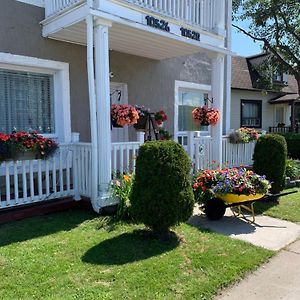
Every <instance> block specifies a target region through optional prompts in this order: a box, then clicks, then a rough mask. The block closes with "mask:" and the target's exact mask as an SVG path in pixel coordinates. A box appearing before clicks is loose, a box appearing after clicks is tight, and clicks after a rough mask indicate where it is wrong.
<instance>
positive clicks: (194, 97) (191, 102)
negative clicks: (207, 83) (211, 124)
mask: <svg viewBox="0 0 300 300" xmlns="http://www.w3.org/2000/svg"><path fill="white" fill-rule="evenodd" d="M207 97H208V93H206V92H203V91H200V90H192V89H180V90H179V101H178V131H199V130H200V129H201V126H200V125H197V124H196V123H195V122H194V120H193V116H192V111H193V110H194V109H195V108H196V107H198V106H203V105H205V104H206V103H205V99H207Z"/></svg>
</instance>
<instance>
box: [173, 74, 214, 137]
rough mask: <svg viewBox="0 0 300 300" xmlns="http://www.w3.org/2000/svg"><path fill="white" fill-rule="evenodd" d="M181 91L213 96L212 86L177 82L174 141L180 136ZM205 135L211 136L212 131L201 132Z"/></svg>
mask: <svg viewBox="0 0 300 300" xmlns="http://www.w3.org/2000/svg"><path fill="white" fill-rule="evenodd" d="M181 89H190V90H198V91H201V92H205V93H208V94H209V95H210V94H211V85H207V84H200V83H194V82H189V81H180V80H175V101H174V139H176V140H177V136H178V133H179V132H178V106H179V92H180V90H181ZM201 133H202V134H203V135H209V134H210V131H209V130H208V131H201Z"/></svg>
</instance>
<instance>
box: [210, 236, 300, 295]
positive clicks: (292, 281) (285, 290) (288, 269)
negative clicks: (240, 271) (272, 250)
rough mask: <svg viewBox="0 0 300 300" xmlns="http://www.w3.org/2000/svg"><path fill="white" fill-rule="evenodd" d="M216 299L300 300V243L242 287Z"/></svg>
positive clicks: (236, 287)
mask: <svg viewBox="0 0 300 300" xmlns="http://www.w3.org/2000/svg"><path fill="white" fill-rule="evenodd" d="M215 299H216V300H240V299H243V300H279V299H284V300H299V299H300V240H298V241H296V242H294V243H293V244H291V245H289V246H288V247H286V248H285V249H284V250H282V251H280V253H279V254H278V255H277V256H275V257H274V258H272V259H271V260H270V262H269V263H267V264H265V265H263V266H262V267H260V268H259V269H258V270H257V271H255V272H254V273H252V274H250V275H248V277H246V279H244V280H243V281H241V282H240V283H239V284H237V285H235V286H233V287H230V288H228V289H225V290H224V291H223V292H222V294H221V295H219V296H217V297H216V298H215Z"/></svg>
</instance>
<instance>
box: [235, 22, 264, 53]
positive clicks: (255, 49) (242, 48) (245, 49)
mask: <svg viewBox="0 0 300 300" xmlns="http://www.w3.org/2000/svg"><path fill="white" fill-rule="evenodd" d="M233 24H236V25H238V26H239V27H241V28H243V29H246V30H247V29H248V27H249V24H250V23H249V21H243V22H241V21H239V22H235V21H233ZM260 45H261V43H258V42H254V41H253V40H252V39H251V38H249V37H247V36H246V35H245V34H243V33H241V32H238V30H237V29H235V28H232V51H233V52H235V53H237V54H238V55H241V56H250V55H254V54H258V53H260V52H261V46H260Z"/></svg>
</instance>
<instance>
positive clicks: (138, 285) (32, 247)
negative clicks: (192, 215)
mask: <svg viewBox="0 0 300 300" xmlns="http://www.w3.org/2000/svg"><path fill="white" fill-rule="evenodd" d="M142 228H143V227H142V226H137V225H129V224H121V223H118V224H109V223H107V219H105V218H103V217H98V216H97V215H95V214H94V213H92V212H89V211H87V210H85V211H84V210H79V209H78V210H76V209H75V210H72V211H67V212H63V213H57V214H52V215H48V216H43V217H37V218H32V219H27V220H23V221H18V222H13V223H9V224H4V225H1V226H0V293H1V296H0V298H1V300H5V299H14V300H16V299H43V300H44V299H210V298H211V297H212V296H213V295H214V294H215V293H217V292H218V291H219V290H220V289H221V288H222V287H224V286H225V285H228V284H229V283H232V282H233V281H235V280H237V279H239V278H241V277H242V276H243V275H244V274H245V273H246V272H247V271H249V270H252V269H255V268H256V267H257V266H258V265H259V264H261V263H262V262H264V261H266V260H267V259H268V258H269V257H270V256H272V255H273V252H271V251H268V250H264V249H262V248H258V247H255V246H252V245H250V244H246V243H244V242H241V241H238V240H235V239H230V238H228V237H225V236H221V235H218V234H215V233H211V232H207V231H202V230H199V229H197V228H194V227H192V226H189V225H186V224H183V225H181V226H179V227H177V228H176V229H175V230H176V233H177V235H178V236H179V237H180V240H179V241H178V239H177V238H175V237H173V238H171V239H169V240H167V241H163V240H159V239H155V238H153V237H149V234H146V233H145V231H143V230H141V229H142Z"/></svg>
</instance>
